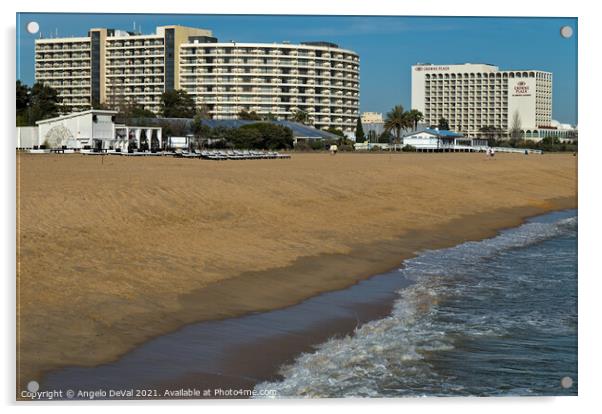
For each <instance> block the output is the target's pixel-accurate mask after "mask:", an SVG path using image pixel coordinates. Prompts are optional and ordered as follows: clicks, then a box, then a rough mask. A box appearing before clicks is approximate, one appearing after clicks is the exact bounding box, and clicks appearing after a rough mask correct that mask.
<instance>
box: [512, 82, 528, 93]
mask: <svg viewBox="0 0 602 414" xmlns="http://www.w3.org/2000/svg"><path fill="white" fill-rule="evenodd" d="M512 96H531V93H530V92H529V85H527V82H525V81H520V82H518V83H517V84H516V85H514V93H513V94H512Z"/></svg>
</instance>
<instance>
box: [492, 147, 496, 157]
mask: <svg viewBox="0 0 602 414" xmlns="http://www.w3.org/2000/svg"><path fill="white" fill-rule="evenodd" d="M493 157H495V149H494V148H491V158H493Z"/></svg>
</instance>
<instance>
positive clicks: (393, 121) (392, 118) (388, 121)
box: [385, 105, 407, 144]
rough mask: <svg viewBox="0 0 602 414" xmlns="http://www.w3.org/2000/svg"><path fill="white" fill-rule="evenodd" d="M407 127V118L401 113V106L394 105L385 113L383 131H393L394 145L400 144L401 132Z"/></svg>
mask: <svg viewBox="0 0 602 414" xmlns="http://www.w3.org/2000/svg"><path fill="white" fill-rule="evenodd" d="M406 125H407V116H406V115H405V112H404V111H403V106H401V105H395V107H394V108H393V109H392V110H391V111H389V112H388V113H387V116H386V118H385V131H386V132H391V131H392V130H394V131H395V143H396V144H399V143H400V142H401V130H402V129H403V128H405V127H406Z"/></svg>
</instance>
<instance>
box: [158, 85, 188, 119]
mask: <svg viewBox="0 0 602 414" xmlns="http://www.w3.org/2000/svg"><path fill="white" fill-rule="evenodd" d="M160 108H161V109H160V112H161V115H163V116H164V117H165V118H192V117H193V116H194V114H195V112H196V108H195V104H194V100H193V99H192V97H191V96H190V95H188V93H187V92H186V91H184V90H182V89H174V90H172V91H166V92H163V94H162V95H161V103H160Z"/></svg>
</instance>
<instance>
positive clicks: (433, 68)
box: [416, 66, 449, 72]
mask: <svg viewBox="0 0 602 414" xmlns="http://www.w3.org/2000/svg"><path fill="white" fill-rule="evenodd" d="M439 70H449V66H416V71H425V72H426V71H439Z"/></svg>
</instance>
